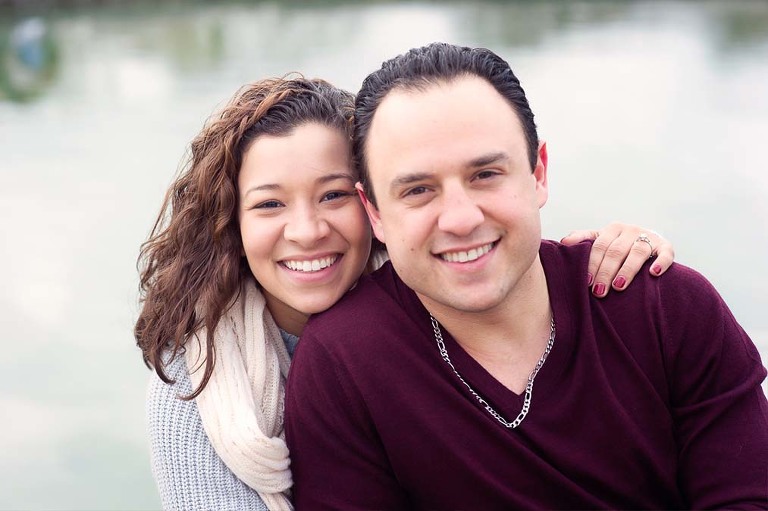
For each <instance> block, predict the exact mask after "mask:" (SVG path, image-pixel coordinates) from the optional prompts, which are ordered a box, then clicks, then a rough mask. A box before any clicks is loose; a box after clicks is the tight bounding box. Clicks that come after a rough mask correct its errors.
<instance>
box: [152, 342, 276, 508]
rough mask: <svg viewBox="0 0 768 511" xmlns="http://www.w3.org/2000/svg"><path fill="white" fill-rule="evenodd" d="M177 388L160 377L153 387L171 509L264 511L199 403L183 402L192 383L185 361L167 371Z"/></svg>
mask: <svg viewBox="0 0 768 511" xmlns="http://www.w3.org/2000/svg"><path fill="white" fill-rule="evenodd" d="M167 374H168V376H170V377H171V378H172V379H174V380H176V384H175V385H168V384H166V383H164V382H163V381H162V380H160V378H158V377H157V374H155V373H154V371H153V372H152V377H151V380H150V382H149V387H148V389H147V422H148V429H149V439H150V449H151V459H152V473H153V475H154V478H155V482H156V483H157V488H158V491H159V492H160V500H161V502H162V504H163V509H165V510H168V511H170V510H183V511H194V510H201V511H202V510H212V509H216V510H231V511H236V510H237V511H239V510H259V511H261V510H264V511H266V509H267V507H266V506H265V505H264V503H263V502H262V500H261V499H260V498H259V495H258V494H257V493H256V491H254V490H253V489H251V488H250V487H249V486H247V485H246V484H245V483H243V482H242V481H241V480H240V479H238V478H237V477H236V476H235V475H234V474H233V473H232V472H231V471H230V470H229V469H228V468H227V466H226V465H225V464H224V462H223V461H222V460H221V458H219V457H218V455H217V454H216V452H215V451H214V449H213V446H212V445H211V443H210V441H209V440H208V437H207V436H206V434H205V430H204V429H203V423H202V420H201V419H200V414H199V412H198V410H197V405H196V404H195V402H194V401H183V400H181V399H179V398H178V396H179V395H182V396H184V395H189V394H190V393H191V392H192V384H191V382H190V379H189V374H188V372H187V365H186V361H185V360H184V357H177V358H176V359H175V360H174V361H173V362H171V364H170V365H169V366H168V368H167Z"/></svg>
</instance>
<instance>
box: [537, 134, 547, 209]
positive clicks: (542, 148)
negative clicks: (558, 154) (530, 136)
mask: <svg viewBox="0 0 768 511" xmlns="http://www.w3.org/2000/svg"><path fill="white" fill-rule="evenodd" d="M548 162H549V155H548V154H547V143H546V142H544V141H541V142H539V157H538V158H537V160H536V168H535V169H533V177H534V178H536V202H537V204H538V205H539V208H542V207H544V204H546V203H547V199H548V198H549V182H548V181H547V163H548Z"/></svg>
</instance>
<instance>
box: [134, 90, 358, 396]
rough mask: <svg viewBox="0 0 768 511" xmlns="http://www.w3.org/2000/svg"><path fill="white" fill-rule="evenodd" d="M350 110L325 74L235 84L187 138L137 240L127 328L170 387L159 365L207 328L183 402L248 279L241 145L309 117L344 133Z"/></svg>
mask: <svg viewBox="0 0 768 511" xmlns="http://www.w3.org/2000/svg"><path fill="white" fill-rule="evenodd" d="M353 112H354V96H353V95H352V94H350V93H348V92H346V91H343V90H340V89H337V88H336V87H333V86H332V85H331V84H329V83H328V82H325V81H323V80H317V79H305V78H303V77H302V76H300V75H296V76H293V77H289V78H272V79H266V80H261V81H258V82H255V83H252V84H249V85H246V86H244V87H242V88H241V89H240V90H239V91H238V92H237V93H236V94H235V95H234V97H233V98H232V99H231V100H230V101H229V102H228V103H227V104H226V106H225V107H224V108H223V109H222V110H221V111H220V112H219V113H218V114H215V115H213V116H212V117H211V118H210V119H209V120H208V121H207V122H206V124H205V126H204V128H203V130H202V131H201V132H200V134H198V135H197V137H195V139H194V140H193V141H192V143H191V146H190V153H189V156H188V158H187V160H186V163H185V165H184V167H183V168H182V170H181V172H180V174H179V176H178V177H177V178H176V180H175V181H174V183H173V184H172V185H171V187H170V188H169V190H168V192H167V193H166V196H165V199H164V201H163V205H162V207H161V209H160V213H159V215H158V217H157V220H156V221H155V225H154V227H153V229H152V232H151V234H150V237H149V239H148V240H147V241H146V242H145V243H144V244H142V246H141V251H140V254H139V260H138V267H139V273H140V297H141V298H140V299H141V306H142V308H141V312H140V314H139V317H138V319H137V321H136V325H135V327H134V336H135V338H136V343H137V344H138V346H139V347H140V348H141V350H142V354H143V358H144V363H145V364H146V365H147V366H148V367H150V368H154V369H155V371H156V372H157V374H158V376H159V377H160V379H162V380H163V381H164V382H166V383H174V382H173V381H172V380H171V379H170V378H169V377H168V375H167V374H166V373H165V367H166V364H167V363H169V362H170V361H171V360H173V358H175V357H176V356H179V354H180V353H183V346H184V343H185V342H186V340H187V339H188V338H189V337H190V336H191V334H193V333H194V332H196V331H197V330H199V329H200V328H201V327H205V328H206V330H207V335H206V338H205V340H204V342H205V343H206V345H207V348H208V349H207V352H208V353H209V354H210V355H209V356H208V357H207V358H206V360H205V373H204V375H203V379H202V382H201V384H200V386H199V387H198V388H197V389H195V391H194V392H193V393H192V394H191V395H190V396H188V397H187V398H188V399H192V398H194V397H195V396H197V395H198V394H199V393H200V392H201V391H202V390H203V388H204V387H205V385H206V384H207V383H208V380H209V379H210V377H211V373H212V372H213V364H214V363H215V347H214V344H213V332H214V330H215V328H216V325H217V324H218V322H219V319H220V318H221V316H222V314H223V313H224V312H225V311H226V310H227V308H228V307H230V306H231V305H232V303H233V302H234V301H235V299H236V298H237V294H238V292H239V291H240V285H241V283H242V280H243V279H244V278H252V274H251V272H250V269H249V268H248V264H247V262H246V261H245V259H244V257H242V240H241V238H240V230H239V225H238V214H237V212H238V191H237V178H238V173H239V171H240V165H241V163H242V160H243V155H244V153H245V151H247V150H248V148H249V147H250V144H251V143H252V142H253V141H254V140H255V139H256V138H257V137H258V136H260V135H272V136H285V135H288V134H290V133H291V132H292V131H293V130H294V129H295V128H296V127H298V126H301V125H303V124H306V123H310V122H315V123H319V124H322V125H324V126H328V127H330V128H334V129H338V130H339V131H341V132H342V133H344V134H346V135H347V136H349V137H350V138H351V131H352V118H353ZM169 353H170V357H169V356H168V354H169Z"/></svg>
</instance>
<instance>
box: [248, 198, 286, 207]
mask: <svg viewBox="0 0 768 511" xmlns="http://www.w3.org/2000/svg"><path fill="white" fill-rule="evenodd" d="M282 205H283V204H282V203H281V202H279V201H276V200H266V201H264V202H259V203H258V204H256V205H255V206H254V207H253V209H272V208H279V207H280V206H282Z"/></svg>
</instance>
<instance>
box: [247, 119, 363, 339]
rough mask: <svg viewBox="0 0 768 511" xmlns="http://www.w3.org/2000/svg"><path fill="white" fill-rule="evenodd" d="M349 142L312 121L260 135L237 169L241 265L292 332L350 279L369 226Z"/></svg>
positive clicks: (326, 304)
mask: <svg viewBox="0 0 768 511" xmlns="http://www.w3.org/2000/svg"><path fill="white" fill-rule="evenodd" d="M355 181H356V177H355V174H354V173H353V171H352V162H351V160H350V146H349V141H348V139H347V137H346V136H345V135H344V134H343V133H341V132H340V131H338V130H336V129H333V128H328V127H326V126H322V125H320V124H316V123H310V124H304V125H302V126H299V127H298V128H296V129H295V130H294V131H293V132H292V133H291V134H290V135H287V136H281V137H275V136H270V135H262V136H260V137H258V138H257V139H256V140H255V141H254V142H253V143H252V144H251V146H250V147H249V148H248V150H247V151H246V153H245V155H244V157H243V164H242V167H241V168H240V175H239V176H238V192H239V195H240V197H239V199H240V204H239V218H240V235H241V237H242V240H243V249H244V252H245V257H246V259H247V260H248V266H249V267H250V268H251V272H253V275H254V276H255V277H256V280H258V281H259V283H260V284H261V286H262V289H263V292H264V296H265V298H266V301H267V306H268V307H269V310H270V312H271V313H272V316H273V317H274V318H275V321H276V322H277V324H278V325H279V326H280V327H281V328H283V329H284V330H287V331H288V332H291V333H293V334H300V333H301V329H302V328H303V326H304V323H305V322H306V320H307V318H308V317H309V315H310V314H314V313H317V312H321V311H324V310H326V309H328V308H329V307H330V306H331V305H333V304H334V303H336V302H337V301H338V300H339V298H341V296H342V295H343V294H344V293H345V292H346V291H347V290H349V288H350V287H352V285H353V284H354V283H355V282H356V281H357V279H358V277H359V276H360V274H361V273H362V272H363V269H364V268H365V264H366V262H367V260H368V255H369V252H370V247H371V231H370V227H369V224H368V221H367V218H366V216H365V211H364V210H363V206H362V204H361V203H360V200H359V199H358V197H357V193H356V192H355V187H354V185H355Z"/></svg>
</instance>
